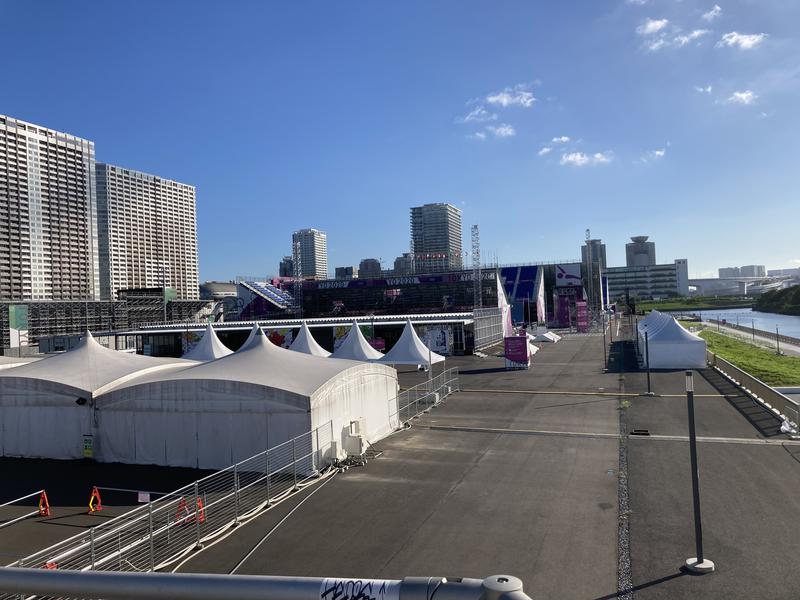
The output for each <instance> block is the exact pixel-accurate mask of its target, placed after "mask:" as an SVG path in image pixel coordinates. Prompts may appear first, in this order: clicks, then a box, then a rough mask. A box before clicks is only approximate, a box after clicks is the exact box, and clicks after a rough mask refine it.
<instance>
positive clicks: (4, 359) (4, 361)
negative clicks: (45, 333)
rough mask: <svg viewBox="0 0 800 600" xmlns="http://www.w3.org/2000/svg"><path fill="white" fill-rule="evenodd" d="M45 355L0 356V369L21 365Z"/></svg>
mask: <svg viewBox="0 0 800 600" xmlns="http://www.w3.org/2000/svg"><path fill="white" fill-rule="evenodd" d="M42 358H45V357H38V356H20V357H17V356H0V369H12V368H14V367H21V366H22V365H27V364H30V363H32V362H36V361H38V360H42Z"/></svg>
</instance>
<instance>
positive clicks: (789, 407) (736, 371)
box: [706, 350, 800, 426]
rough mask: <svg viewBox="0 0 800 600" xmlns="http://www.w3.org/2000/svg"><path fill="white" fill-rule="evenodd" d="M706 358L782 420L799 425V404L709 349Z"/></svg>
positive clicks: (710, 363)
mask: <svg viewBox="0 0 800 600" xmlns="http://www.w3.org/2000/svg"><path fill="white" fill-rule="evenodd" d="M706 360H707V362H708V364H709V365H711V366H712V367H713V368H714V369H716V370H717V371H719V372H720V373H721V374H722V375H723V376H725V377H726V378H727V379H729V380H730V381H732V382H733V383H735V384H736V385H737V386H739V387H740V388H742V389H743V390H744V391H745V392H746V393H747V394H748V395H750V397H752V398H753V399H754V400H756V401H757V402H758V403H760V404H762V405H764V406H765V407H766V408H768V409H769V410H770V411H772V412H773V413H774V414H775V415H776V416H777V417H779V418H780V419H782V420H784V421H790V422H792V423H794V424H795V426H797V425H800V404H798V403H797V402H795V401H794V400H792V399H791V398H789V397H788V396H784V395H783V394H781V393H780V392H779V391H778V390H776V389H774V388H772V387H770V386H769V385H767V384H766V383H764V382H763V381H761V380H760V379H757V378H755V377H753V376H752V375H750V373H748V372H746V371H743V370H742V369H740V368H739V367H737V366H736V365H734V364H733V363H730V362H728V361H727V360H725V359H724V358H722V357H721V356H718V355H717V354H714V353H713V352H711V351H708V350H707V351H706Z"/></svg>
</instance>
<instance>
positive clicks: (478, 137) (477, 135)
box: [467, 131, 486, 141]
mask: <svg viewBox="0 0 800 600" xmlns="http://www.w3.org/2000/svg"><path fill="white" fill-rule="evenodd" d="M467 138H468V139H470V140H480V141H483V140H485V139H486V134H485V133H483V132H482V131H476V132H475V133H470V134H469V135H468V136H467Z"/></svg>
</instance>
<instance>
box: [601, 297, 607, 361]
mask: <svg viewBox="0 0 800 600" xmlns="http://www.w3.org/2000/svg"><path fill="white" fill-rule="evenodd" d="M601 314H602V316H603V373H605V372H606V371H608V349H607V348H606V313H605V311H603V312H602V313H601Z"/></svg>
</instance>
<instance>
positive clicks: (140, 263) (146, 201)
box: [97, 163, 200, 300]
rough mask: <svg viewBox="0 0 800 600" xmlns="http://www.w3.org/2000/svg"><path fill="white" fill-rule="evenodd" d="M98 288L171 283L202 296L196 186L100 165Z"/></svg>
mask: <svg viewBox="0 0 800 600" xmlns="http://www.w3.org/2000/svg"><path fill="white" fill-rule="evenodd" d="M97 207H98V233H99V249H100V290H101V295H102V297H103V298H104V299H115V298H116V294H117V291H119V290H121V289H128V288H150V287H162V286H163V287H171V288H174V289H175V290H176V292H177V295H178V298H179V299H182V300H194V299H197V298H198V297H199V294H200V287H199V285H200V282H199V279H198V269H197V220H196V214H195V189H194V186H191V185H187V184H185V183H179V182H177V181H173V180H171V179H163V178H161V177H158V176H156V175H149V174H147V173H141V172H139V171H134V170H132V169H126V168H123V167H118V166H114V165H108V164H103V163H97Z"/></svg>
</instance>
